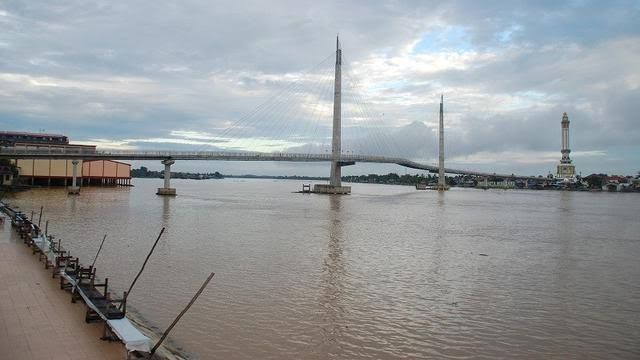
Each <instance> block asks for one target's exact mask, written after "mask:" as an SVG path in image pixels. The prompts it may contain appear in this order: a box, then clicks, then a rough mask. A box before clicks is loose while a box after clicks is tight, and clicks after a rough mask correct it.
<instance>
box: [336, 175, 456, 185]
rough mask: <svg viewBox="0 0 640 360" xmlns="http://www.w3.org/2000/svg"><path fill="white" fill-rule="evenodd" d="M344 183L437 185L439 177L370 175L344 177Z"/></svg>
mask: <svg viewBox="0 0 640 360" xmlns="http://www.w3.org/2000/svg"><path fill="white" fill-rule="evenodd" d="M445 179H446V180H447V183H450V182H451V181H452V179H451V178H449V177H445ZM342 181H347V182H353V183H371V184H394V185H416V184H421V183H422V184H425V183H426V184H429V183H435V182H437V181H438V176H436V175H432V174H427V175H424V174H419V175H409V174H405V175H398V174H396V173H388V174H386V175H378V174H369V175H359V176H343V177H342ZM450 185H452V184H450Z"/></svg>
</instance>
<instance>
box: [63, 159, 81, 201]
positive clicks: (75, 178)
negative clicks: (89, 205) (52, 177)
mask: <svg viewBox="0 0 640 360" xmlns="http://www.w3.org/2000/svg"><path fill="white" fill-rule="evenodd" d="M79 163H80V161H79V160H73V161H72V162H71V164H73V170H72V177H71V186H70V187H69V188H68V190H69V194H72V195H78V194H80V187H79V186H78V185H77V184H78V183H77V181H78V164H79ZM65 182H66V180H65Z"/></svg>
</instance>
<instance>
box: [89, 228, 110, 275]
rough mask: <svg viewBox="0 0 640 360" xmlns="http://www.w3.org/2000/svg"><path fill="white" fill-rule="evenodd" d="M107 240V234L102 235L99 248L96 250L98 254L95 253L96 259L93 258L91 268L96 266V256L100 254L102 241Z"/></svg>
mask: <svg viewBox="0 0 640 360" xmlns="http://www.w3.org/2000/svg"><path fill="white" fill-rule="evenodd" d="M105 240H107V234H104V237H103V238H102V242H101V243H100V247H99V248H98V252H97V253H96V257H94V258H93V262H92V263H91V268H93V266H94V265H95V264H96V260H98V255H99V254H100V250H102V245H104V241H105Z"/></svg>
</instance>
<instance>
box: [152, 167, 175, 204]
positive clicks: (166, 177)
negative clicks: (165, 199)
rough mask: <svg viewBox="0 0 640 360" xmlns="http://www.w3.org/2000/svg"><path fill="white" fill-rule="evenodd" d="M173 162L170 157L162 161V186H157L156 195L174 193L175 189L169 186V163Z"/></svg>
mask: <svg viewBox="0 0 640 360" xmlns="http://www.w3.org/2000/svg"><path fill="white" fill-rule="evenodd" d="M175 163H176V162H175V161H174V160H171V159H167V160H163V161H162V164H163V165H164V187H161V188H158V192H156V195H170V196H175V195H176V189H174V188H172V187H171V165H173V164H175Z"/></svg>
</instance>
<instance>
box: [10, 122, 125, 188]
mask: <svg viewBox="0 0 640 360" xmlns="http://www.w3.org/2000/svg"><path fill="white" fill-rule="evenodd" d="M0 142H2V146H8V147H16V148H21V149H27V150H43V149H49V150H53V151H55V150H58V151H59V150H64V151H66V152H79V153H92V152H95V151H96V146H95V145H74V144H69V138H67V137H66V136H64V135H59V134H34V133H19V132H0ZM71 161H72V160H57V159H15V160H13V163H14V164H15V165H16V167H17V168H18V176H19V178H20V179H21V181H22V182H23V183H26V184H31V185H46V186H67V185H70V184H71V178H72V176H73V172H72V171H73V164H72V163H71ZM79 166H80V169H82V171H81V172H80V174H78V182H79V183H80V184H82V185H125V184H130V182H131V165H130V164H126V163H123V162H119V161H112V160H85V161H83V160H80V164H79Z"/></svg>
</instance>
